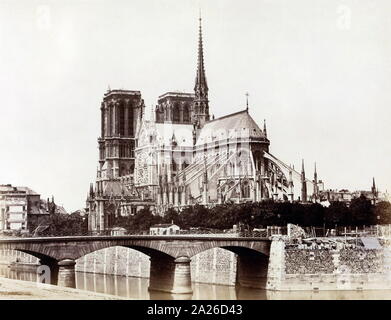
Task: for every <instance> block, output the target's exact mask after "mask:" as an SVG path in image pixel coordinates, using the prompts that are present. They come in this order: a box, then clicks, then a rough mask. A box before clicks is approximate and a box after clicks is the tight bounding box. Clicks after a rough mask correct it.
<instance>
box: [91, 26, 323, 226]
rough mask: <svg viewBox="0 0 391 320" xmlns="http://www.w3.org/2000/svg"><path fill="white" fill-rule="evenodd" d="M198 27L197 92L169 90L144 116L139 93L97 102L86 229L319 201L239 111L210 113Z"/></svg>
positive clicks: (311, 184) (315, 189) (314, 188)
mask: <svg viewBox="0 0 391 320" xmlns="http://www.w3.org/2000/svg"><path fill="white" fill-rule="evenodd" d="M208 91H209V88H208V84H207V78H206V73H205V66H204V50H203V39H202V29H201V19H200V25H199V39H198V59H197V71H196V79H195V86H194V92H192V93H182V92H168V93H165V94H163V95H161V96H160V97H159V98H158V102H157V105H156V107H155V110H154V116H153V117H152V119H150V120H146V119H145V112H144V111H145V105H144V101H143V99H142V97H141V93H140V91H130V90H110V89H109V90H108V91H107V92H106V94H105V95H104V97H103V101H102V104H101V108H100V109H101V136H100V138H98V145H99V166H98V170H97V177H96V183H95V187H94V185H93V184H91V185H90V191H89V194H88V199H87V205H88V208H89V212H90V214H89V229H90V231H96V230H107V229H110V228H111V227H112V226H113V223H114V221H115V219H116V217H118V216H127V215H131V214H135V213H136V212H137V211H138V210H140V209H143V208H146V207H147V208H150V209H151V210H152V212H154V214H160V215H164V212H165V211H166V210H167V209H169V208H174V209H176V210H179V211H180V210H182V209H183V208H185V207H187V206H192V205H195V204H201V205H205V206H208V207H211V206H214V205H218V204H224V203H244V202H249V201H250V202H254V201H262V200H266V199H273V200H275V201H301V202H309V201H316V200H317V197H318V194H319V187H320V185H321V181H319V182H318V180H317V174H316V169H315V175H314V179H313V180H309V179H307V178H306V176H305V170H304V162H303V164H302V170H301V172H300V173H299V172H297V171H295V170H294V168H293V167H291V166H289V165H286V164H285V163H284V162H282V161H281V160H279V159H278V158H277V157H275V156H273V155H272V154H271V153H270V152H269V146H270V141H269V139H268V137H267V130H266V123H265V122H264V123H263V128H262V129H261V128H260V127H259V125H258V124H257V123H256V122H255V121H254V119H253V118H252V117H251V115H250V113H249V108H248V103H247V106H246V108H244V110H241V111H238V112H236V113H233V114H229V115H226V116H223V117H221V118H217V119H213V118H212V119H211V117H210V113H209V100H208Z"/></svg>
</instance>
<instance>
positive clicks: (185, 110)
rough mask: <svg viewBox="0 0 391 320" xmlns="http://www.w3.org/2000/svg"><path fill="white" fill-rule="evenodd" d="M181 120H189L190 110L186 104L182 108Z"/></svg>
mask: <svg viewBox="0 0 391 320" xmlns="http://www.w3.org/2000/svg"><path fill="white" fill-rule="evenodd" d="M183 122H190V111H189V106H188V105H185V106H184V108H183Z"/></svg>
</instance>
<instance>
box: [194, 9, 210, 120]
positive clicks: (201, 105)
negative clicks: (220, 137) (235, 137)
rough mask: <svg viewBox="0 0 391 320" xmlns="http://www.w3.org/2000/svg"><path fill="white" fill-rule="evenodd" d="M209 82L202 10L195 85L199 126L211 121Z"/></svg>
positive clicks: (195, 103)
mask: <svg viewBox="0 0 391 320" xmlns="http://www.w3.org/2000/svg"><path fill="white" fill-rule="evenodd" d="M208 91H209V88H208V84H207V81H206V75H205V66H204V47H203V42H202V18H201V12H200V17H199V33H198V60H197V74H196V80H195V86H194V93H195V99H194V109H195V110H194V111H195V112H194V115H195V118H196V119H194V120H197V119H198V120H199V126H200V127H202V126H203V124H204V123H205V122H206V121H209V101H208Z"/></svg>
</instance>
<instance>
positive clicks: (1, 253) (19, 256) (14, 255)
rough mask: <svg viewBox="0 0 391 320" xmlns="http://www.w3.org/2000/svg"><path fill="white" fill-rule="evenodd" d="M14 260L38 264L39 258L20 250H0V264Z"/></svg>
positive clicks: (6, 263) (8, 263) (7, 263)
mask: <svg viewBox="0 0 391 320" xmlns="http://www.w3.org/2000/svg"><path fill="white" fill-rule="evenodd" d="M14 262H20V263H23V264H32V265H34V264H35V265H38V264H39V259H38V258H36V257H34V256H32V255H30V254H27V253H24V252H21V251H16V250H0V264H3V265H10V264H11V263H14Z"/></svg>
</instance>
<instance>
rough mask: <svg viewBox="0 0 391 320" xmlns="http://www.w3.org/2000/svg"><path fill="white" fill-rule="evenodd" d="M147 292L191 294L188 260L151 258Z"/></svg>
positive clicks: (184, 258)
mask: <svg viewBox="0 0 391 320" xmlns="http://www.w3.org/2000/svg"><path fill="white" fill-rule="evenodd" d="M148 289H149V290H152V291H154V290H156V291H163V292H169V293H178V294H188V293H193V290H192V287H191V275H190V258H189V257H179V258H177V259H173V258H171V257H164V258H162V257H160V256H159V257H154V256H152V257H151V267H150V277H149V288H148Z"/></svg>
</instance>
